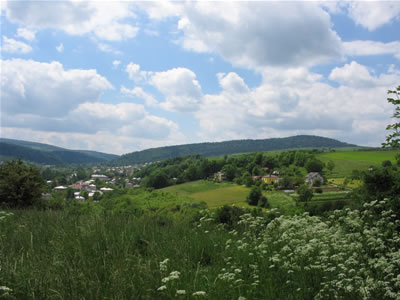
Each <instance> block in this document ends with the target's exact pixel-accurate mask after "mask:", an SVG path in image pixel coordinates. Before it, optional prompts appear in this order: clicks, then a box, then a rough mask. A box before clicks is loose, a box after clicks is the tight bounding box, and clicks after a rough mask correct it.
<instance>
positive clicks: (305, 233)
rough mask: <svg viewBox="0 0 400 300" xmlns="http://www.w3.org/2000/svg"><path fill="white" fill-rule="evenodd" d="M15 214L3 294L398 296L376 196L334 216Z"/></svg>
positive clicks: (0, 280) (399, 253)
mask: <svg viewBox="0 0 400 300" xmlns="http://www.w3.org/2000/svg"><path fill="white" fill-rule="evenodd" d="M197 220H198V221H196V222H188V221H181V220H180V219H175V218H170V217H166V216H164V215H156V214H146V215H143V216H141V217H133V216H132V215H129V214H113V215H111V214H103V213H101V214H96V215H95V214H72V213H69V212H68V211H34V210H26V211H16V212H14V215H11V216H7V218H5V219H2V220H1V221H0V268H1V269H0V287H6V288H7V289H9V291H6V290H5V289H3V290H2V289H0V297H1V296H3V297H5V298H8V299H197V298H201V297H206V298H208V299H239V298H240V297H242V298H241V299H243V298H245V299H312V298H317V299H362V298H364V299H398V295H399V292H400V277H399V276H398V274H400V247H399V245H400V235H399V233H398V232H397V231H396V226H397V228H398V227H399V221H395V220H393V216H392V213H391V212H390V211H389V210H386V209H385V202H379V203H378V202H374V203H372V204H369V205H367V207H366V210H365V211H363V212H360V211H350V210H343V211H336V212H335V213H334V214H333V215H332V217H331V218H329V219H322V218H319V217H310V216H308V215H307V214H304V215H297V216H278V214H277V212H276V211H275V210H270V211H269V212H268V213H266V214H265V215H264V216H263V217H261V216H252V215H251V214H245V215H243V216H242V217H241V221H240V222H239V224H237V225H236V227H235V229H234V230H230V229H229V230H228V229H225V228H224V226H223V225H221V224H216V222H215V219H214V213H213V212H210V211H208V210H202V211H200V212H199V216H198V218H197Z"/></svg>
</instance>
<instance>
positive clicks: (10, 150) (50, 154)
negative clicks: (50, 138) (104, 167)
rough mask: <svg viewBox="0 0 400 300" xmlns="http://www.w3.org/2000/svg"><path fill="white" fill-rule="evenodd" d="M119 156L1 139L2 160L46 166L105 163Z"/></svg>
mask: <svg viewBox="0 0 400 300" xmlns="http://www.w3.org/2000/svg"><path fill="white" fill-rule="evenodd" d="M117 157H118V155H114V154H107V153H102V152H96V151H88V150H69V149H65V148H61V147H57V146H53V145H48V144H42V143H34V142H28V141H22V140H13V139H6V138H0V158H1V159H2V160H8V159H18V158H21V159H23V160H26V161H29V162H33V163H38V164H46V165H64V164H91V163H104V162H107V161H110V160H112V159H115V158H117Z"/></svg>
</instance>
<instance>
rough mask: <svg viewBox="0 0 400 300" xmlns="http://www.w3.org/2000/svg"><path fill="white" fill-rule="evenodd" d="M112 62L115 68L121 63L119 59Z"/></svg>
mask: <svg viewBox="0 0 400 300" xmlns="http://www.w3.org/2000/svg"><path fill="white" fill-rule="evenodd" d="M112 64H113V67H114V69H116V68H118V67H119V65H120V64H121V61H119V60H114V61H113V62H112Z"/></svg>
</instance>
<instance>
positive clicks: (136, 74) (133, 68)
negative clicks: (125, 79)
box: [125, 62, 151, 82]
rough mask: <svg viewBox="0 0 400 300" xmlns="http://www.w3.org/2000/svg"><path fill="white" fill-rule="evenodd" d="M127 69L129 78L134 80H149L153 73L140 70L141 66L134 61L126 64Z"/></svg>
mask: <svg viewBox="0 0 400 300" xmlns="http://www.w3.org/2000/svg"><path fill="white" fill-rule="evenodd" d="M125 71H126V72H127V73H128V74H129V79H131V80H133V81H134V82H143V81H147V80H148V77H149V76H150V75H151V72H147V71H142V70H140V66H139V65H138V64H135V63H133V62H130V63H129V64H128V65H127V66H126V68H125Z"/></svg>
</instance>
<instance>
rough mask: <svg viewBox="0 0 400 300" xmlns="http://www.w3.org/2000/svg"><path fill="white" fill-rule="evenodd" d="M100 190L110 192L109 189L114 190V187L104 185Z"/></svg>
mask: <svg viewBox="0 0 400 300" xmlns="http://www.w3.org/2000/svg"><path fill="white" fill-rule="evenodd" d="M100 191H102V192H109V191H113V189H112V188H107V187H102V188H101V189H100Z"/></svg>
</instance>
